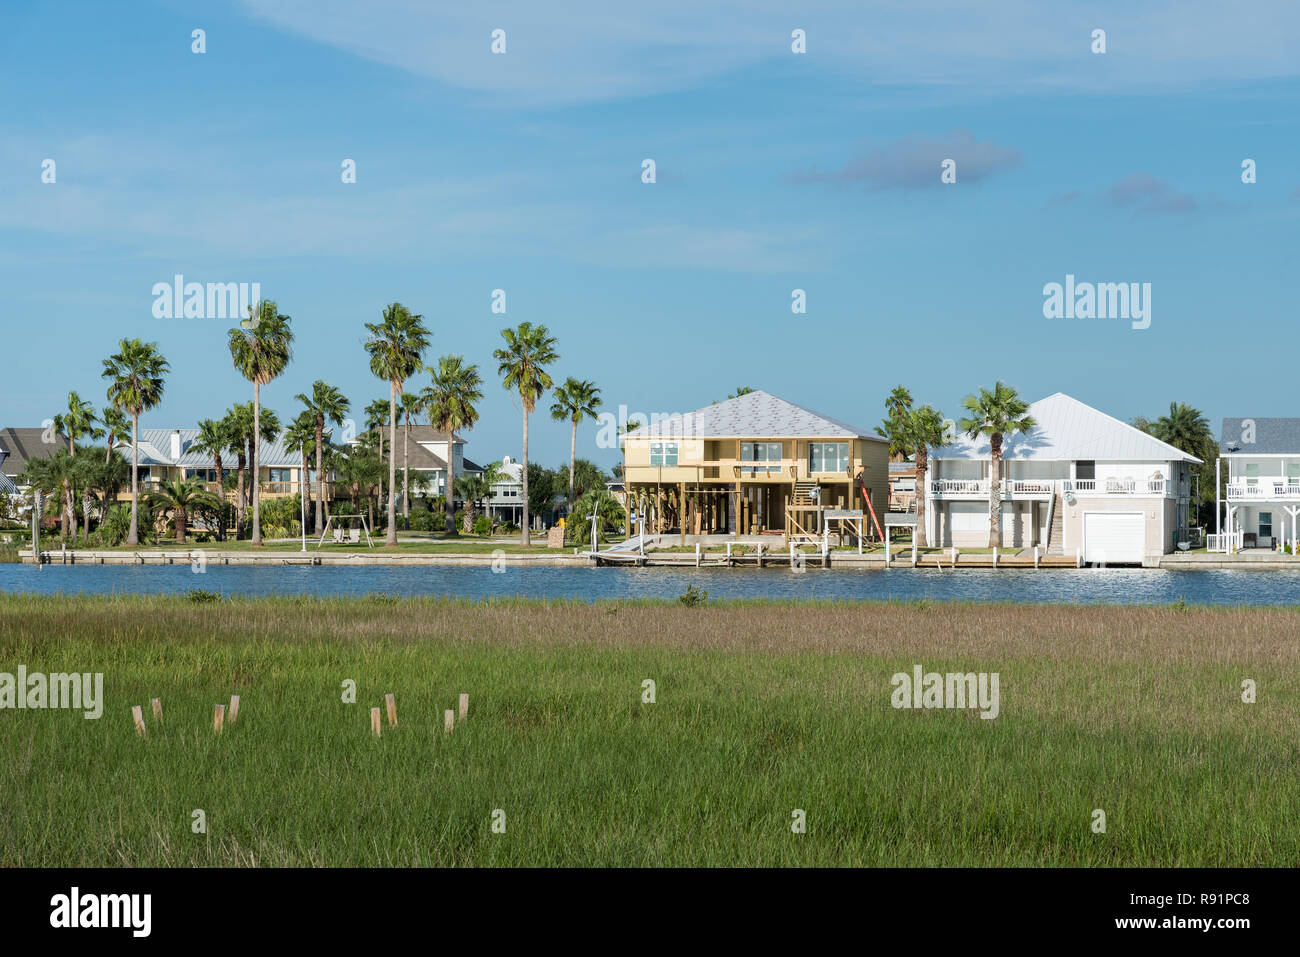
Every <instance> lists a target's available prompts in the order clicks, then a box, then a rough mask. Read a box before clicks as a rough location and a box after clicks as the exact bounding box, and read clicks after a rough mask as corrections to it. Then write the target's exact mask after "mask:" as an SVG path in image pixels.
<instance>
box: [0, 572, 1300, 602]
mask: <svg viewBox="0 0 1300 957" xmlns="http://www.w3.org/2000/svg"><path fill="white" fill-rule="evenodd" d="M690 585H694V586H695V587H696V588H701V589H704V590H706V591H708V593H709V596H710V597H711V598H772V599H782V598H795V599H798V598H819V599H844V600H858V601H861V600H873V599H874V600H879V599H896V600H910V599H917V598H928V599H932V600H935V601H944V600H964V601H1018V602H1053V603H1077V602H1086V603H1097V602H1107V603H1116V604H1164V603H1168V602H1176V601H1178V600H1179V599H1180V598H1181V599H1183V600H1184V601H1186V602H1188V603H1192V604H1216V605H1239V604H1241V605H1289V604H1300V569H1298V570H1296V571H1290V570H1284V571H1248V570H1237V569H1232V570H1218V569H1207V570H1204V571H1168V570H1159V569H1142V568H1128V569H1124V568H1105V569H1090V568H1081V569H1053V570H1051V571H1037V572H1036V571H1033V570H1032V569H1030V570H1009V569H1003V570H999V571H994V570H992V569H974V568H973V569H967V570H965V571H960V572H953V571H939V570H934V569H917V570H915V571H913V570H910V569H908V570H903V569H895V570H892V571H884V570H863V569H852V570H850V569H842V570H841V569H808V570H807V571H805V572H803V573H794V572H791V571H790V570H789V569H784V570H782V569H779V568H772V569H737V568H732V569H725V568H718V569H710V568H634V567H630V568H517V567H507V568H506V569H505V570H504V571H503V572H499V573H498V572H493V571H492V569H491V568H490V567H487V566H468V567H467V566H445V567H421V568H398V567H391V566H382V565H362V566H319V567H314V566H292V565H290V566H284V565H272V566H249V565H229V566H226V565H222V566H208V569H207V571H206V572H204V573H202V574H196V573H195V572H194V571H192V570H191V568H190V566H188V565H146V566H141V565H80V566H71V565H45V566H40V567H38V566H35V565H0V591H6V592H36V593H40V594H77V593H84V594H132V593H136V594H168V593H171V594H174V593H178V592H186V591H188V590H189V589H191V588H203V589H206V590H208V591H215V592H220V593H222V594H224V595H276V594H309V595H322V596H337V595H361V594H365V593H367V592H386V593H389V594H394V595H453V596H459V597H465V598H488V597H505V596H520V595H522V596H528V597H534V598H573V599H579V600H582V601H595V600H599V599H607V598H676V597H677V596H678V595H680V594H681V593H682V592H684V591H685V590H686V589H687V587H688V586H690Z"/></svg>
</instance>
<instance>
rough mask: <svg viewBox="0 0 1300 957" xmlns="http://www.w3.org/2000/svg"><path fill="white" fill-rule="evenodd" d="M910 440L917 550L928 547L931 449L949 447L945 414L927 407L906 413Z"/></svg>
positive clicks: (908, 440)
mask: <svg viewBox="0 0 1300 957" xmlns="http://www.w3.org/2000/svg"><path fill="white" fill-rule="evenodd" d="M909 399H910V396H909ZM904 415H906V420H905V421H906V423H907V430H906V438H907V442H908V444H909V445H910V446H911V447H912V448H914V449H915V450H916V531H915V532H914V533H913V534H914V535H915V536H916V547H917V548H925V473H926V470H927V469H928V468H929V450H930V449H932V448H935V449H938V448H943V446H945V445H947V444H948V430H947V427H946V426H945V424H944V419H943V413H942V412H938V411H936V410H935V409H934V408H933V407H932V406H928V405H923V406H921V407H920V408H919V409H913V410H910V411H908V412H906V413H904Z"/></svg>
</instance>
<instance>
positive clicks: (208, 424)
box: [190, 415, 234, 541]
mask: <svg viewBox="0 0 1300 957" xmlns="http://www.w3.org/2000/svg"><path fill="white" fill-rule="evenodd" d="M231 431H232V430H231V426H230V416H229V415H227V416H226V418H224V419H221V420H220V421H216V420H214V419H200V420H199V434H198V437H197V438H195V440H194V441H193V442H191V443H190V451H191V452H195V453H197V454H199V455H211V456H212V469H213V471H215V472H216V473H217V494H218V495H219V496H220V498H221V506H222V507H221V510H220V511H219V512H218V515H217V536H218V537H219V538H221V539H222V540H223V541H224V540H225V538H226V509H225V504H226V469H225V465H224V463H223V462H222V459H221V455H222V453H223V452H226V451H228V450H229V449H230V445H231V442H232V441H233V439H234V436H233V435H232V434H231Z"/></svg>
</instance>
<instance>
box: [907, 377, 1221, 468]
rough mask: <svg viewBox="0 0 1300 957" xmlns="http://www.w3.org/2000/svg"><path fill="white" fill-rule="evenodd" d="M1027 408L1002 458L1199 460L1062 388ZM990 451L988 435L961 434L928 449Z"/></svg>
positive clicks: (937, 453)
mask: <svg viewBox="0 0 1300 957" xmlns="http://www.w3.org/2000/svg"><path fill="white" fill-rule="evenodd" d="M1029 414H1030V415H1031V416H1032V417H1033V419H1034V421H1035V423H1036V425H1035V427H1034V429H1033V430H1032V431H1030V432H1028V433H1026V434H1021V435H1008V436H1006V437H1005V438H1004V439H1003V442H1002V457H1003V458H1005V459H1017V460H1028V459H1037V460H1041V461H1053V462H1060V461H1066V462H1070V461H1085V462H1086V461H1099V462H1101V461H1104V462H1113V461H1135V462H1200V461H1201V460H1200V459H1198V458H1197V457H1196V456H1194V455H1188V454H1187V453H1186V452H1183V451H1182V450H1180V449H1177V448H1174V446H1172V445H1168V444H1166V443H1164V442H1161V441H1160V440H1159V439H1157V438H1154V437H1152V436H1150V435H1147V434H1146V433H1145V432H1143V431H1142V430H1141V429H1137V428H1134V427H1133V426H1131V425H1129V424H1128V423H1127V422H1121V421H1120V420H1119V419H1116V418H1114V417H1113V416H1109V415H1107V414H1106V413H1105V412H1101V411H1098V410H1097V409H1094V408H1093V407H1092V406H1090V405H1087V404H1085V403H1083V402H1080V401H1079V400H1078V399H1076V398H1074V397H1073V396H1068V395H1066V394H1065V393H1064V392H1057V393H1056V394H1055V395H1049V396H1048V397H1047V398H1045V399H1039V400H1038V401H1037V402H1034V403H1031V404H1030V406H1029ZM989 455H990V452H989V442H988V439H987V438H983V437H981V438H980V439H979V440H977V441H972V440H971V439H968V438H966V436H964V435H959V436H958V437H957V439H956V440H955V441H954V442H953V443H952V444H951V445H947V446H944V447H943V448H938V449H931V450H930V458H932V459H987V458H988V457H989Z"/></svg>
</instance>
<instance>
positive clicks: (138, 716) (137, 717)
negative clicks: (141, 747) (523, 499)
mask: <svg viewBox="0 0 1300 957" xmlns="http://www.w3.org/2000/svg"><path fill="white" fill-rule="evenodd" d="M131 718H132V720H133V721H135V732H136V734H138V735H140V737H142V738H143V737H144V708H142V707H140V705H138V704H133V705H131Z"/></svg>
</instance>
